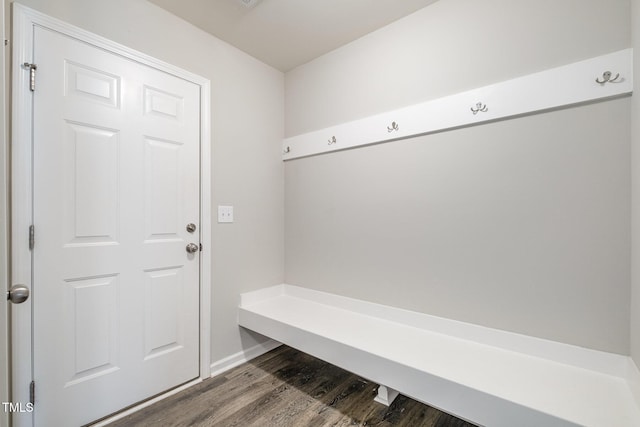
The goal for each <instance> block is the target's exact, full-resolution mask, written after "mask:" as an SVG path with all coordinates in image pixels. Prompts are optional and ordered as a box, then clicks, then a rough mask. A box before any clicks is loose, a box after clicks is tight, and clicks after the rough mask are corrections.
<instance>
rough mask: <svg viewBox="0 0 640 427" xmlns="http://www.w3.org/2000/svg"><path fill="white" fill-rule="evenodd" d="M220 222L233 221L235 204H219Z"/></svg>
mask: <svg viewBox="0 0 640 427" xmlns="http://www.w3.org/2000/svg"><path fill="white" fill-rule="evenodd" d="M218 222H233V206H218Z"/></svg>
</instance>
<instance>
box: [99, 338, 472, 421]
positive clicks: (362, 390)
mask: <svg viewBox="0 0 640 427" xmlns="http://www.w3.org/2000/svg"><path fill="white" fill-rule="evenodd" d="M377 387H378V386H377V384H374V383H371V382H369V381H366V380H364V379H362V378H360V377H358V376H357V375H354V374H351V373H349V372H347V371H344V370H342V369H340V368H337V367H335V366H333V365H330V364H328V363H326V362H323V361H321V360H318V359H316V358H314V357H312V356H309V355H307V354H305V353H302V352H300V351H297V350H295V349H292V348H289V347H286V346H281V347H279V348H277V349H275V350H273V351H271V352H269V353H267V354H264V355H262V356H260V357H258V358H256V359H254V360H252V361H251V362H248V363H245V364H243V365H241V366H238V367H237V368H235V369H232V370H230V371H228V372H226V373H224V374H222V375H219V376H217V377H215V378H211V379H209V380H206V381H203V382H202V383H200V384H198V385H196V386H193V387H191V388H189V389H187V390H185V391H182V392H180V393H178V394H176V395H174V396H171V397H169V398H167V399H164V400H163V401H161V402H158V403H156V404H154V405H152V406H149V407H148V408H145V409H143V410H141V411H139V412H136V413H134V414H132V415H130V416H128V417H126V418H123V419H121V420H118V421H116V422H114V423H112V424H110V426H111V427H125V426H126V427H135V426H144V427H148V426H162V427H165V426H166V427H169V426H181V427H182V426H207V427H209V426H212V427H213V426H215V427H248V426H255V427H307V426H317V427H320V426H379V427H390V426H396V427H473V425H472V424H469V423H467V422H465V421H462V420H460V419H457V418H455V417H452V416H451V415H448V414H445V413H443V412H440V411H438V410H436V409H434V408H431V407H429V406H427V405H423V404H421V403H418V402H416V401H414V400H411V399H409V398H407V397H405V396H402V395H400V396H398V397H397V398H396V400H395V401H394V402H393V404H392V405H391V406H390V407H386V406H384V405H382V404H380V403H377V402H374V401H373V398H374V396H375V395H376V390H377Z"/></svg>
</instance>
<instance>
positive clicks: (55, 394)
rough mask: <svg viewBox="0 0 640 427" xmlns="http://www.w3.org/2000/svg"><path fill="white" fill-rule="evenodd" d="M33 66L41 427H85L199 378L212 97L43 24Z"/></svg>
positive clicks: (35, 351) (38, 409) (35, 332)
mask: <svg viewBox="0 0 640 427" xmlns="http://www.w3.org/2000/svg"><path fill="white" fill-rule="evenodd" d="M33 61H34V63H35V64H37V75H36V90H35V92H34V95H33V96H34V98H33V109H34V111H33V123H34V128H33V211H34V212H33V224H34V226H35V235H36V240H35V247H34V249H33V252H32V254H33V279H32V289H31V291H32V298H33V301H32V304H33V378H34V381H35V389H36V401H35V411H34V416H35V425H36V426H63V425H64V426H74V425H82V424H85V423H88V422H91V421H93V420H96V419H99V418H101V417H104V416H106V415H109V414H111V413H114V412H116V411H118V410H120V409H123V408H125V407H127V406H129V405H132V404H134V403H136V402H138V401H141V400H144V399H146V398H149V397H151V396H153V395H156V394H159V393H161V392H163V391H166V390H168V389H170V388H173V387H176V386H178V385H180V384H183V383H185V382H187V381H189V380H192V379H194V378H197V377H198V376H199V262H200V259H199V258H200V252H199V250H196V251H195V252H194V253H188V252H187V250H186V246H187V245H188V244H189V243H195V244H196V245H195V246H194V247H192V248H198V243H199V232H200V230H199V212H200V206H199V185H200V184H199V151H200V142H199V141H200V133H199V129H200V92H199V91H200V88H199V86H198V85H196V84H194V83H191V82H188V81H186V80H183V79H180V78H178V77H175V76H172V75H169V74H167V73H164V72H161V71H158V70H156V69H154V68H151V67H149V66H147V65H142V64H140V63H137V62H135V61H133V60H130V59H127V58H124V57H122V56H119V55H117V54H114V53H110V52H107V51H105V50H102V49H99V48H96V47H93V46H91V45H89V44H86V43H83V42H81V41H78V40H76V39H73V38H71V37H69V36H66V35H63V34H60V33H58V32H55V31H51V30H48V29H46V28H42V27H37V26H36V27H35V33H34V57H33ZM190 223H191V224H194V225H195V226H196V230H195V231H192V232H189V231H187V224H190Z"/></svg>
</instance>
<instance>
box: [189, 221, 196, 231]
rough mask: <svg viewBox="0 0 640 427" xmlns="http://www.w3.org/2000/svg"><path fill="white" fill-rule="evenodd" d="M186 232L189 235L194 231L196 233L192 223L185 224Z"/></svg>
mask: <svg viewBox="0 0 640 427" xmlns="http://www.w3.org/2000/svg"><path fill="white" fill-rule="evenodd" d="M187 231H188V232H189V233H193V232H194V231H196V225H195V224H194V223H189V224H187Z"/></svg>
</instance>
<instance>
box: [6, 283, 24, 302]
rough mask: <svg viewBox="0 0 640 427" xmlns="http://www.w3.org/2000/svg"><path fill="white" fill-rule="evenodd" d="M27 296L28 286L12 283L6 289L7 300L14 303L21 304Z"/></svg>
mask: <svg viewBox="0 0 640 427" xmlns="http://www.w3.org/2000/svg"><path fill="white" fill-rule="evenodd" d="M28 298H29V288H27V287H26V286H25V285H13V286H12V287H11V289H9V290H8V291H7V300H9V301H11V302H12V303H14V304H21V303H23V302H25V301H26V300H27V299H28Z"/></svg>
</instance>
